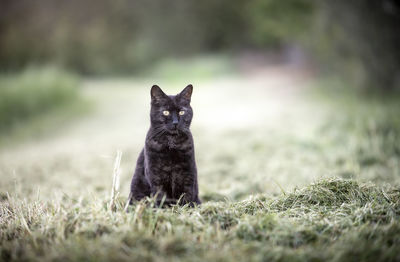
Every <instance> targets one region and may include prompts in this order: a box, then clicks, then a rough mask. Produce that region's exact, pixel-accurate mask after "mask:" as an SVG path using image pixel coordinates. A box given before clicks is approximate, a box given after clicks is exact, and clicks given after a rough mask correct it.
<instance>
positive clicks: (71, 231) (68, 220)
mask: <svg viewBox="0 0 400 262" xmlns="http://www.w3.org/2000/svg"><path fill="white" fill-rule="evenodd" d="M2 198H3V200H2V205H1V211H0V212H1V218H2V224H1V233H0V239H1V240H0V241H1V248H0V253H1V258H2V259H3V260H6V261H13V260H32V259H34V260H40V261H59V260H63V261H74V260H85V261H118V260H123V261H128V260H142V261H153V260H156V261H176V260H178V261H184V260H196V261H205V260H207V261H208V260H213V261H215V260H222V261H249V260H272V261H282V260H284V261H286V260H290V261H292V260H294V261H310V260H315V261H352V260H363V261H396V260H398V259H399V254H398V247H399V245H400V238H399V236H400V222H399V219H400V194H399V188H397V189H395V188H391V187H377V186H374V185H373V184H360V183H357V182H355V181H352V180H343V179H325V180H320V181H318V182H316V183H315V184H311V185H310V186H307V187H305V188H302V189H298V190H295V191H293V192H290V193H287V194H285V195H279V196H277V197H270V196H267V195H263V194H259V195H254V196H250V197H248V198H246V199H245V200H242V201H237V202H230V201H222V202H206V203H204V204H203V205H201V206H200V207H197V208H193V209H192V208H188V207H177V206H175V207H172V208H169V209H158V208H154V207H153V202H152V201H149V202H146V201H145V202H141V203H137V204H135V205H134V206H132V207H131V208H130V209H129V210H128V212H127V213H126V212H124V211H123V210H122V206H123V201H122V200H121V201H120V203H119V209H118V210H117V212H111V211H109V209H108V207H107V203H106V202H105V200H102V199H98V198H93V197H89V196H82V197H80V198H77V199H73V198H69V197H67V196H64V197H63V198H62V199H59V200H54V201H50V202H47V203H43V202H41V201H38V200H34V199H30V200H27V199H24V200H23V199H21V198H19V197H15V196H5V195H3V196H2Z"/></svg>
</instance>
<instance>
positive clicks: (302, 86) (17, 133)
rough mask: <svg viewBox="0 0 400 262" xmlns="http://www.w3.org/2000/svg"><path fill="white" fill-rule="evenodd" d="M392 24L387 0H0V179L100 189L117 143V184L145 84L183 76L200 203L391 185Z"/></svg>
mask: <svg viewBox="0 0 400 262" xmlns="http://www.w3.org/2000/svg"><path fill="white" fill-rule="evenodd" d="M399 25H400V2H399V1H397V0H367V1H365V0H364V1H362V0H354V1H344V0H338V1H328V0H322V1H316V0H287V1H278V0H248V1H243V0H242V1H241V0H230V1H228V0H220V1H211V0H204V1H194V0H173V1H162V0H151V1H149V0H115V1H107V0H96V1H94V0H87V1H76V0H70V1H62V0H40V1H32V0H2V1H1V2H0V153H1V155H0V172H1V173H0V176H1V179H0V185H1V191H2V192H13V191H18V190H21V191H24V192H32V193H33V192H36V190H38V189H40V190H42V191H44V192H48V193H49V194H52V193H54V192H55V191H62V192H64V193H67V194H81V193H82V188H81V186H82V181H83V182H85V185H86V186H85V190H87V191H88V192H91V193H93V192H99V193H102V194H103V193H104V194H107V193H108V192H109V187H111V185H110V183H111V174H112V163H113V161H114V156H115V152H116V151H117V150H122V151H123V162H122V165H123V168H124V174H123V177H122V180H121V183H122V188H121V190H123V192H124V194H127V192H128V188H129V187H128V184H129V180H130V178H131V174H132V172H133V170H134V163H135V160H136V157H137V155H138V153H139V152H140V150H141V147H142V146H143V143H144V136H145V133H146V131H147V128H148V125H149V121H148V113H149V102H150V101H149V100H150V97H149V88H150V86H151V85H152V84H158V85H160V86H161V87H162V88H163V89H164V91H165V92H166V93H170V94H173V93H177V92H179V91H180V90H181V89H183V88H184V87H185V86H186V85H187V84H189V83H191V84H193V85H194V88H195V91H194V95H193V107H194V110H195V118H194V121H193V133H194V136H195V140H196V146H197V156H198V166H199V176H200V191H201V196H202V197H203V198H204V199H210V200H212V199H223V198H231V199H241V198H243V197H245V196H247V195H249V194H252V193H259V192H272V193H277V192H281V191H282V190H288V189H289V188H292V187H294V186H298V185H300V184H304V183H308V182H310V181H312V180H314V179H316V178H318V177H321V176H340V177H344V178H354V179H361V180H372V181H374V182H376V183H388V182H389V183H398V181H399V178H398V177H399V175H400V172H399V170H400V163H399V159H400V138H399V137H400V132H399V130H400V125H399V118H398V114H399V113H400V110H399V105H398V104H399V101H400V100H399V95H398V91H399V89H400V48H399V47H400V26H399ZM66 177H68V178H69V179H68V182H66V181H65V178H66ZM16 185H18V186H16Z"/></svg>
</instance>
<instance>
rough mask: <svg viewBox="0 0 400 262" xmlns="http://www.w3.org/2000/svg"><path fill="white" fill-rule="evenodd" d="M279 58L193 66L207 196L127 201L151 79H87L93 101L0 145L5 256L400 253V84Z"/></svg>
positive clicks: (379, 256)
mask: <svg viewBox="0 0 400 262" xmlns="http://www.w3.org/2000/svg"><path fill="white" fill-rule="evenodd" d="M274 70H275V71H273V74H270V75H267V77H264V76H262V77H260V76H259V75H255V76H254V75H243V76H233V75H232V74H230V75H229V76H228V77H226V78H224V76H222V77H220V78H218V80H212V79H213V78H212V77H211V78H208V77H207V79H204V78H203V76H199V79H195V80H196V81H194V86H195V92H194V95H193V101H192V103H193V108H194V112H195V118H194V120H193V127H192V131H193V135H194V138H195V144H196V158H197V165H198V169H199V188H200V197H201V199H202V200H203V204H202V205H201V206H198V207H195V208H189V207H186V206H185V207H179V206H174V207H172V208H166V209H158V208H154V202H153V200H152V199H147V200H146V201H143V202H139V203H135V204H134V205H133V206H131V207H129V208H128V212H124V210H123V209H124V204H125V201H126V199H127V197H128V192H129V182H130V179H131V175H132V171H133V168H134V162H135V160H136V157H137V155H138V153H139V152H140V150H141V148H142V146H143V139H144V136H145V132H146V129H147V127H148V107H149V105H148V102H149V101H148V99H149V97H148V96H149V93H148V90H147V89H144V88H135V87H139V86H148V87H150V86H151V84H153V83H152V82H150V80H153V79H150V80H148V82H149V83H147V82H146V80H143V79H142V80H140V82H135V80H132V79H130V80H127V81H125V82H124V80H119V81H116V82H113V81H112V80H109V81H100V80H97V81H96V80H94V81H85V82H84V84H83V91H84V93H85V95H86V96H87V97H90V98H92V99H94V100H96V103H97V105H98V107H97V108H96V112H93V114H91V115H90V116H88V117H87V118H86V119H85V121H81V122H79V123H76V124H75V125H74V126H72V127H71V128H70V130H67V131H65V132H61V133H57V134H54V135H53V136H52V138H51V139H48V140H46V139H44V140H42V141H31V142H27V143H26V144H24V145H21V146H20V147H18V148H13V147H12V146H8V147H6V148H4V149H3V150H2V151H1V154H0V178H1V179H0V189H1V190H0V260H1V261H77V260H83V261H132V260H134V261H136V260H141V261H399V260H400V256H399V254H398V249H399V246H400V176H399V174H400V150H399V145H400V122H399V120H398V115H399V113H400V105H399V104H398V103H397V101H398V97H396V96H395V95H392V96H391V97H382V96H380V97H378V96H373V97H369V96H365V95H362V96H360V95H359V94H357V93H356V92H351V91H347V92H342V91H339V90H338V89H337V86H336V84H332V83H328V82H321V81H319V80H318V81H315V80H312V81H313V83H314V85H317V86H318V91H315V89H314V88H307V87H308V86H310V82H309V81H307V82H304V81H303V82H302V81H301V80H299V79H298V78H295V79H294V81H293V82H291V81H290V79H289V80H288V77H287V76H289V75H292V76H293V72H286V71H283V72H282V75H284V76H285V77H283V78H282V77H279V76H278V74H277V71H276V70H277V69H276V68H275V69H274ZM263 73H264V74H268V70H266V71H263ZM169 81H170V80H167V82H169ZM179 81H181V80H179ZM179 81H178V82H179ZM178 82H176V81H175V80H174V81H173V83H174V86H173V87H169V86H168V83H167V84H166V83H161V84H160V86H162V87H163V88H165V90H166V91H167V93H168V90H172V88H174V89H173V90H178V89H181V88H183V87H184V86H185V84H186V83H179V84H178ZM243 87H246V88H243ZM294 87H296V88H294ZM323 87H326V90H325V91H321V90H322V89H323ZM221 101H223V103H221ZM119 150H120V151H122V152H123V154H122V158H119V157H118V158H117V163H119V160H120V167H119V164H118V165H115V166H114V165H113V164H114V159H115V152H116V151H119ZM113 168H114V169H113ZM113 174H120V190H121V192H119V189H118V184H119V183H118V182H117V181H118V179H117V178H116V177H114V178H113ZM111 189H112V190H113V191H114V193H113V195H112V196H110V191H111ZM110 200H112V201H110Z"/></svg>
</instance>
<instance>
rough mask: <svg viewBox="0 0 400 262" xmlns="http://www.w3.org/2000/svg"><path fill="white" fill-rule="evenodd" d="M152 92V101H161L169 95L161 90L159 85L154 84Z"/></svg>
mask: <svg viewBox="0 0 400 262" xmlns="http://www.w3.org/2000/svg"><path fill="white" fill-rule="evenodd" d="M150 94H151V101H159V100H161V99H163V98H166V97H167V95H166V94H165V93H164V92H163V91H162V90H161V88H160V87H159V86H158V85H153V86H152V87H151V91H150Z"/></svg>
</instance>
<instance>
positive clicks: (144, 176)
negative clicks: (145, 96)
mask: <svg viewBox="0 0 400 262" xmlns="http://www.w3.org/2000/svg"><path fill="white" fill-rule="evenodd" d="M192 91H193V86H192V85H188V86H187V87H185V89H183V91H182V92H181V93H179V94H178V95H175V96H167V95H166V94H164V92H163V91H162V90H161V89H160V87H158V86H157V85H154V86H152V88H151V111H150V120H151V125H150V129H149V131H148V132H147V136H146V142H145V146H144V148H143V150H142V152H141V153H140V155H139V158H138V160H137V163H136V170H135V173H134V175H133V178H132V182H131V195H130V196H131V201H132V200H133V199H136V200H140V199H142V198H144V197H147V196H156V199H157V204H158V205H160V204H161V203H164V204H165V205H173V204H176V203H177V202H178V200H179V199H180V201H179V204H182V205H184V204H189V205H190V206H193V205H194V204H200V203H201V202H200V199H199V196H198V184H197V168H196V162H195V157H194V145H193V137H192V133H191V132H190V129H189V127H190V123H191V121H192V117H193V111H192V107H191V106H190V99H191V96H192ZM162 201H163V202H162Z"/></svg>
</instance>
